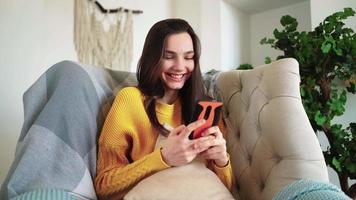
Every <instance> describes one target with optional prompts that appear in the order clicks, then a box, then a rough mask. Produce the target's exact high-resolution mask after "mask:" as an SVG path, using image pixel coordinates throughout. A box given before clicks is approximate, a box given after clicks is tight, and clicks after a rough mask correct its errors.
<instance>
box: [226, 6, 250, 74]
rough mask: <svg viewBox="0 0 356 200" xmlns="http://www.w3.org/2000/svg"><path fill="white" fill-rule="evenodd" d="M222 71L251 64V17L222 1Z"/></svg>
mask: <svg viewBox="0 0 356 200" xmlns="http://www.w3.org/2000/svg"><path fill="white" fill-rule="evenodd" d="M220 30H221V52H220V54H221V65H220V66H221V70H228V69H236V68H237V67H238V66H240V64H244V63H250V60H251V57H250V51H251V48H250V16H249V15H248V14H246V13H244V12H242V11H241V10H239V9H238V8H236V7H235V6H232V5H231V4H229V3H226V2H225V1H221V29H220Z"/></svg>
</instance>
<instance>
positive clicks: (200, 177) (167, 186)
mask: <svg viewBox="0 0 356 200" xmlns="http://www.w3.org/2000/svg"><path fill="white" fill-rule="evenodd" d="M124 199H125V200H138V199H140V200H145V199H149V200H154V199H156V200H158V199H162V200H167V199H169V200H174V199H177V200H178V199H179V200H184V199H189V200H194V199H199V200H201V199H210V200H215V199H216V200H222V199H234V198H233V196H232V195H231V193H230V192H229V190H228V189H227V188H226V187H225V185H224V184H223V183H222V182H221V181H220V179H219V178H218V176H217V175H216V174H215V173H214V172H213V171H211V170H210V169H208V168H207V167H206V166H205V163H204V162H203V161H201V160H198V159H196V160H195V161H193V162H192V163H190V164H188V165H185V166H181V167H172V168H169V169H165V170H162V171H160V172H157V173H155V174H153V175H151V176H149V177H147V178H145V179H143V180H142V181H141V182H139V183H138V184H137V185H136V186H135V187H134V188H133V189H132V190H131V191H130V192H129V193H128V194H126V196H125V197H124Z"/></svg>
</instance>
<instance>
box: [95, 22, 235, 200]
mask: <svg viewBox="0 0 356 200" xmlns="http://www.w3.org/2000/svg"><path fill="white" fill-rule="evenodd" d="M199 57H200V43H199V39H198V37H197V36H196V34H195V32H194V31H193V29H192V28H191V26H190V25H189V24H188V23H187V22H186V21H184V20H181V19H167V20H163V21H160V22H157V23H156V24H155V25H153V27H152V28H151V29H150V31H149V33H148V35H147V37H146V41H145V44H144V48H143V52H142V56H141V58H140V61H139V63H138V69H137V80H138V86H137V87H127V88H125V89H123V90H121V91H120V92H119V93H118V94H117V96H116V98H115V101H114V103H113V105H112V108H111V110H110V112H109V114H108V116H107V118H106V121H105V123H104V126H103V129H102V132H101V135H100V138H99V147H98V148H99V149H98V162H97V176H96V179H95V188H96V192H97V195H98V197H99V198H103V199H120V198H123V197H124V196H125V194H127V193H128V192H129V191H130V190H131V189H132V188H133V187H134V186H135V185H137V184H138V183H139V182H141V181H143V180H144V179H146V178H147V177H149V176H150V177H151V176H152V175H155V174H158V173H159V172H164V173H165V174H168V175H164V176H163V177H166V178H164V179H165V180H162V182H161V183H164V184H163V185H165V187H168V188H167V189H168V191H169V190H174V191H176V190H177V191H178V192H179V189H177V188H180V187H181V185H182V184H183V185H187V180H188V179H185V178H184V180H183V179H179V178H178V177H181V175H182V174H185V175H184V177H187V178H188V177H193V175H194V174H195V175H196V174H197V171H196V170H199V171H202V170H203V171H204V170H208V171H209V172H210V174H212V176H213V178H212V179H209V180H208V182H209V181H210V182H212V183H213V184H220V186H222V187H217V188H223V189H222V190H219V193H221V191H225V192H224V193H223V194H227V196H225V197H224V199H226V197H229V198H232V196H231V194H230V193H229V192H228V190H227V188H228V189H230V190H231V188H232V184H233V180H232V179H233V178H232V177H233V175H232V170H231V165H230V162H229V157H228V155H227V152H226V142H225V139H224V137H223V133H222V132H221V131H220V128H223V127H222V126H221V127H220V128H219V127H218V126H215V127H211V128H208V129H207V130H206V132H205V136H204V137H201V138H198V139H193V140H190V139H189V135H190V133H191V132H192V131H194V130H195V129H197V128H199V127H200V126H202V125H204V124H205V121H204V120H199V121H195V122H192V123H190V124H189V121H190V118H191V116H192V113H193V108H194V105H195V103H196V101H197V100H203V99H207V98H208V96H207V95H206V94H205V90H204V85H203V81H202V75H201V71H200V66H199ZM163 124H169V125H170V126H172V127H175V128H173V129H172V130H167V129H165V128H164V127H163ZM220 124H222V123H220ZM197 163H198V165H197V166H199V167H195V165H196V164H197ZM199 163H200V164H199ZM189 166H191V167H189ZM192 169H193V170H192ZM182 171H184V172H186V173H182ZM213 172H214V173H213ZM159 174H161V173H159ZM175 177H176V178H175ZM201 177H206V176H204V175H203V176H201ZM209 177H211V175H210V176H209ZM214 177H215V178H214ZM161 178H162V177H161ZM153 179H154V180H155V178H153ZM170 179H174V180H177V182H175V181H174V182H173V184H172V180H170ZM195 179H197V180H199V178H195ZM219 179H220V180H221V181H216V180H219ZM178 180H181V181H178ZM167 181H168V182H169V183H170V184H168V182H167ZM182 181H185V182H184V183H183V182H182ZM146 182H147V181H146ZM148 182H150V181H148ZM188 182H189V181H188ZM202 182H207V180H203V181H202ZM165 183H167V184H165ZM189 185H190V186H189V187H191V188H198V187H200V188H201V186H202V183H200V182H199V181H198V182H194V181H193V182H191V184H189ZM159 188H162V187H159ZM209 188H211V187H203V190H205V192H206V193H207V194H211V193H209V191H208V190H210V189H209ZM205 192H204V191H202V192H201V193H205ZM180 193H182V194H184V193H187V190H186V189H182V191H181V192H180ZM195 193H196V191H195ZM160 194H165V193H160ZM156 195H157V193H154V196H156ZM131 196H132V195H131ZM160 197H162V196H160ZM187 197H188V196H187ZM127 198H129V197H127ZM172 198H173V197H172V195H171V193H170V194H167V196H164V197H163V199H172ZM184 199H186V198H184ZM208 199H211V198H208Z"/></svg>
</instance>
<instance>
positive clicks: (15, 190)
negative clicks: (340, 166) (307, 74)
mask: <svg viewBox="0 0 356 200" xmlns="http://www.w3.org/2000/svg"><path fill="white" fill-rule="evenodd" d="M204 80H205V84H206V87H207V91H208V92H209V94H210V95H211V96H213V97H214V98H216V99H219V100H221V101H222V102H223V104H224V105H223V118H224V120H225V123H226V130H227V138H226V140H227V148H228V152H229V154H230V158H231V164H232V167H233V173H234V176H235V180H236V187H235V188H234V191H233V194H234V197H235V198H236V199H237V198H239V199H273V198H277V197H280V199H288V198H289V197H291V198H289V199H297V198H293V197H298V195H299V196H300V195H301V194H300V192H301V191H302V192H303V194H304V195H305V194H311V193H310V191H308V190H309V189H310V188H314V189H313V191H317V190H319V191H320V190H325V188H326V187H324V186H323V184H328V183H327V182H328V173H327V168H326V164H325V161H324V157H323V154H322V151H321V148H320V145H319V142H318V140H317V137H316V135H315V133H314V131H313V129H312V127H311V125H310V124H309V121H308V118H307V115H306V113H305V111H304V109H303V105H302V102H301V96H300V93H299V82H300V76H299V69H298V62H297V61H296V60H295V59H291V58H287V59H282V60H278V61H275V62H273V63H271V64H267V65H261V66H258V67H255V68H254V69H252V70H231V71H225V72H219V71H212V72H208V73H206V74H204ZM135 84H137V81H136V78H135V74H133V73H129V72H119V71H112V70H109V69H104V68H99V67H94V66H90V65H83V64H79V63H76V62H72V61H62V62H59V63H57V64H55V65H53V66H52V67H50V68H49V69H48V70H47V71H46V72H45V73H44V74H43V75H41V76H40V77H39V79H38V80H37V81H36V82H35V83H34V84H33V85H32V86H31V87H30V88H29V89H28V90H27V91H26V92H25V94H24V97H23V100H24V124H23V127H22V131H21V134H20V137H19V140H18V144H17V147H16V153H15V158H14V161H13V163H12V165H11V168H10V170H9V172H8V175H7V177H6V179H5V181H4V182H3V184H2V187H1V193H0V199H31V198H32V199H33V197H38V199H46V198H44V197H50V199H72V198H73V199H96V198H97V197H96V194H95V190H94V186H93V179H94V177H95V173H96V172H95V169H96V152H97V145H96V144H97V139H98V134H99V133H100V130H101V127H102V125H103V122H104V120H105V116H106V114H107V113H108V111H109V109H110V106H111V103H112V101H113V99H114V97H115V94H116V93H117V92H118V91H119V90H120V89H122V88H123V87H126V86H132V85H135ZM300 181H305V182H303V183H301V182H300ZM293 184H294V186H295V184H297V187H291V185H292V186H293ZM308 184H309V185H308ZM316 185H317V187H314V186H316ZM311 186H312V187H311ZM329 186H330V185H329ZM286 188H287V189H286ZM296 188H298V189H296ZM315 188H317V189H315ZM331 189H332V190H333V191H334V193H339V194H340V195H343V194H341V192H340V191H339V190H338V189H337V188H335V187H333V186H331ZM286 191H287V192H286ZM283 192H284V193H283ZM278 195H279V196H278ZM283 195H284V196H283ZM293 195H294V196H293ZM287 197H288V198H287ZM36 199H37V198H36Z"/></svg>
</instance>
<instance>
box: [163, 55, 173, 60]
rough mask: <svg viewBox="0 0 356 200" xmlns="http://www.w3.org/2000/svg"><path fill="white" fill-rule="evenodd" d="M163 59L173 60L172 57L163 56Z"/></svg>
mask: <svg viewBox="0 0 356 200" xmlns="http://www.w3.org/2000/svg"><path fill="white" fill-rule="evenodd" d="M164 58H165V59H173V58H174V57H173V56H164Z"/></svg>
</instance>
